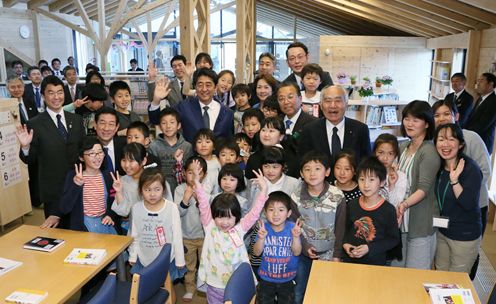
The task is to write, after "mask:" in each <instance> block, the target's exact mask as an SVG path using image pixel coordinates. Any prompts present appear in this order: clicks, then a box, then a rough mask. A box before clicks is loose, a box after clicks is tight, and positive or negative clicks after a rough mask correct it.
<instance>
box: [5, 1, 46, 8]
mask: <svg viewBox="0 0 496 304" xmlns="http://www.w3.org/2000/svg"><path fill="white" fill-rule="evenodd" d="M47 2H48V1H47V0H30V1H28V2H27V3H28V9H34V8H37V7H40V6H42V5H43V4H45V3H47ZM4 3H5V1H4Z"/></svg>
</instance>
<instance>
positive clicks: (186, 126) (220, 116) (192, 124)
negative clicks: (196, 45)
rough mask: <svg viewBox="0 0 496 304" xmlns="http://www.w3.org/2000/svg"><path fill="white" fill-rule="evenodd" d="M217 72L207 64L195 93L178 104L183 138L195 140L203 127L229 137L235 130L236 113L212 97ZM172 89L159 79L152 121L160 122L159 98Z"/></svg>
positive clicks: (151, 108) (217, 135) (199, 74)
mask: <svg viewBox="0 0 496 304" xmlns="http://www.w3.org/2000/svg"><path fill="white" fill-rule="evenodd" d="M217 80H218V78H217V74H216V73H215V72H214V71H212V70H210V69H207V68H202V69H199V70H198V72H197V77H196V82H195V83H194V85H195V89H196V96H195V97H189V98H187V99H186V100H184V101H183V102H180V103H179V104H178V105H177V106H176V107H175V108H176V110H177V111H178V112H179V115H180V116H181V126H182V131H183V136H184V138H185V139H186V140H187V141H189V142H190V143H191V144H194V143H193V138H194V137H195V134H196V132H198V130H200V129H202V128H209V129H211V130H212V131H213V132H214V134H215V136H216V137H225V138H230V137H232V136H233V134H234V113H233V112H232V111H231V110H230V109H229V108H227V107H226V106H224V105H223V104H221V103H219V102H217V101H215V100H214V99H213V97H214V93H215V87H216V86H217ZM169 92H170V89H169V88H168V83H166V81H165V80H164V79H160V80H157V82H156V85H155V93H154V99H153V102H152V104H151V105H150V107H149V108H148V114H149V115H148V116H149V118H150V122H151V123H153V124H159V123H160V122H159V119H158V118H159V115H160V100H161V99H164V98H165V97H167V94H168V93H169Z"/></svg>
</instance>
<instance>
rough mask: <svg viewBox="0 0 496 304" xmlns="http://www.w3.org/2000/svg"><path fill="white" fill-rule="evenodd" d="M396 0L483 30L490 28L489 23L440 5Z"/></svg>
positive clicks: (412, 0) (411, 0) (417, 0)
mask: <svg viewBox="0 0 496 304" xmlns="http://www.w3.org/2000/svg"><path fill="white" fill-rule="evenodd" d="M396 1H398V2H401V3H404V4H406V5H409V6H412V7H414V8H418V9H421V10H424V11H426V12H429V13H432V14H436V15H438V16H441V17H444V18H447V19H450V20H453V21H454V22H458V23H461V24H465V25H467V26H470V27H471V28H472V29H476V30H483V29H487V28H489V24H487V23H484V22H480V21H478V20H474V19H472V18H470V17H467V16H465V15H462V14H458V13H455V12H452V11H450V10H448V9H445V8H441V7H439V6H436V5H432V4H430V3H427V2H424V1H421V0H396Z"/></svg>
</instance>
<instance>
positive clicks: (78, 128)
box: [19, 111, 84, 215]
mask: <svg viewBox="0 0 496 304" xmlns="http://www.w3.org/2000/svg"><path fill="white" fill-rule="evenodd" d="M64 115H65V121H66V126H67V133H68V136H67V142H65V141H64V140H63V138H62V136H61V135H60V133H59V131H58V129H57V126H56V125H55V123H54V122H53V120H52V119H51V118H50V115H49V114H48V112H46V111H45V112H43V113H40V114H39V115H37V116H36V117H34V118H33V119H31V120H30V121H28V123H27V125H28V128H29V129H32V130H33V140H32V142H31V145H30V148H29V153H28V155H27V156H25V155H24V153H23V152H22V150H21V151H20V153H19V156H20V158H21V160H22V161H23V162H24V163H27V164H30V165H31V164H36V165H37V167H38V181H39V186H40V199H41V201H42V202H43V203H44V205H45V213H46V214H48V215H60V212H59V210H58V206H59V200H60V196H61V194H62V190H63V185H64V180H65V177H66V175H67V172H68V171H69V170H70V169H73V168H74V164H75V163H76V161H77V160H78V155H79V149H80V148H81V145H82V141H83V137H84V128H83V120H82V119H81V117H80V116H79V115H77V114H72V113H69V112H64Z"/></svg>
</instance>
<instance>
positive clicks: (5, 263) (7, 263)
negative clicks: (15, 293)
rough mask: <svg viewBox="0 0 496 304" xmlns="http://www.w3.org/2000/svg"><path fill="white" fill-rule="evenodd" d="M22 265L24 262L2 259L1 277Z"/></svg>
mask: <svg viewBox="0 0 496 304" xmlns="http://www.w3.org/2000/svg"><path fill="white" fill-rule="evenodd" d="M21 265H22V262H18V261H14V260H9V259H5V258H0V276H2V275H4V274H6V273H7V272H9V271H11V270H12V269H14V268H17V267H19V266H21Z"/></svg>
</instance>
